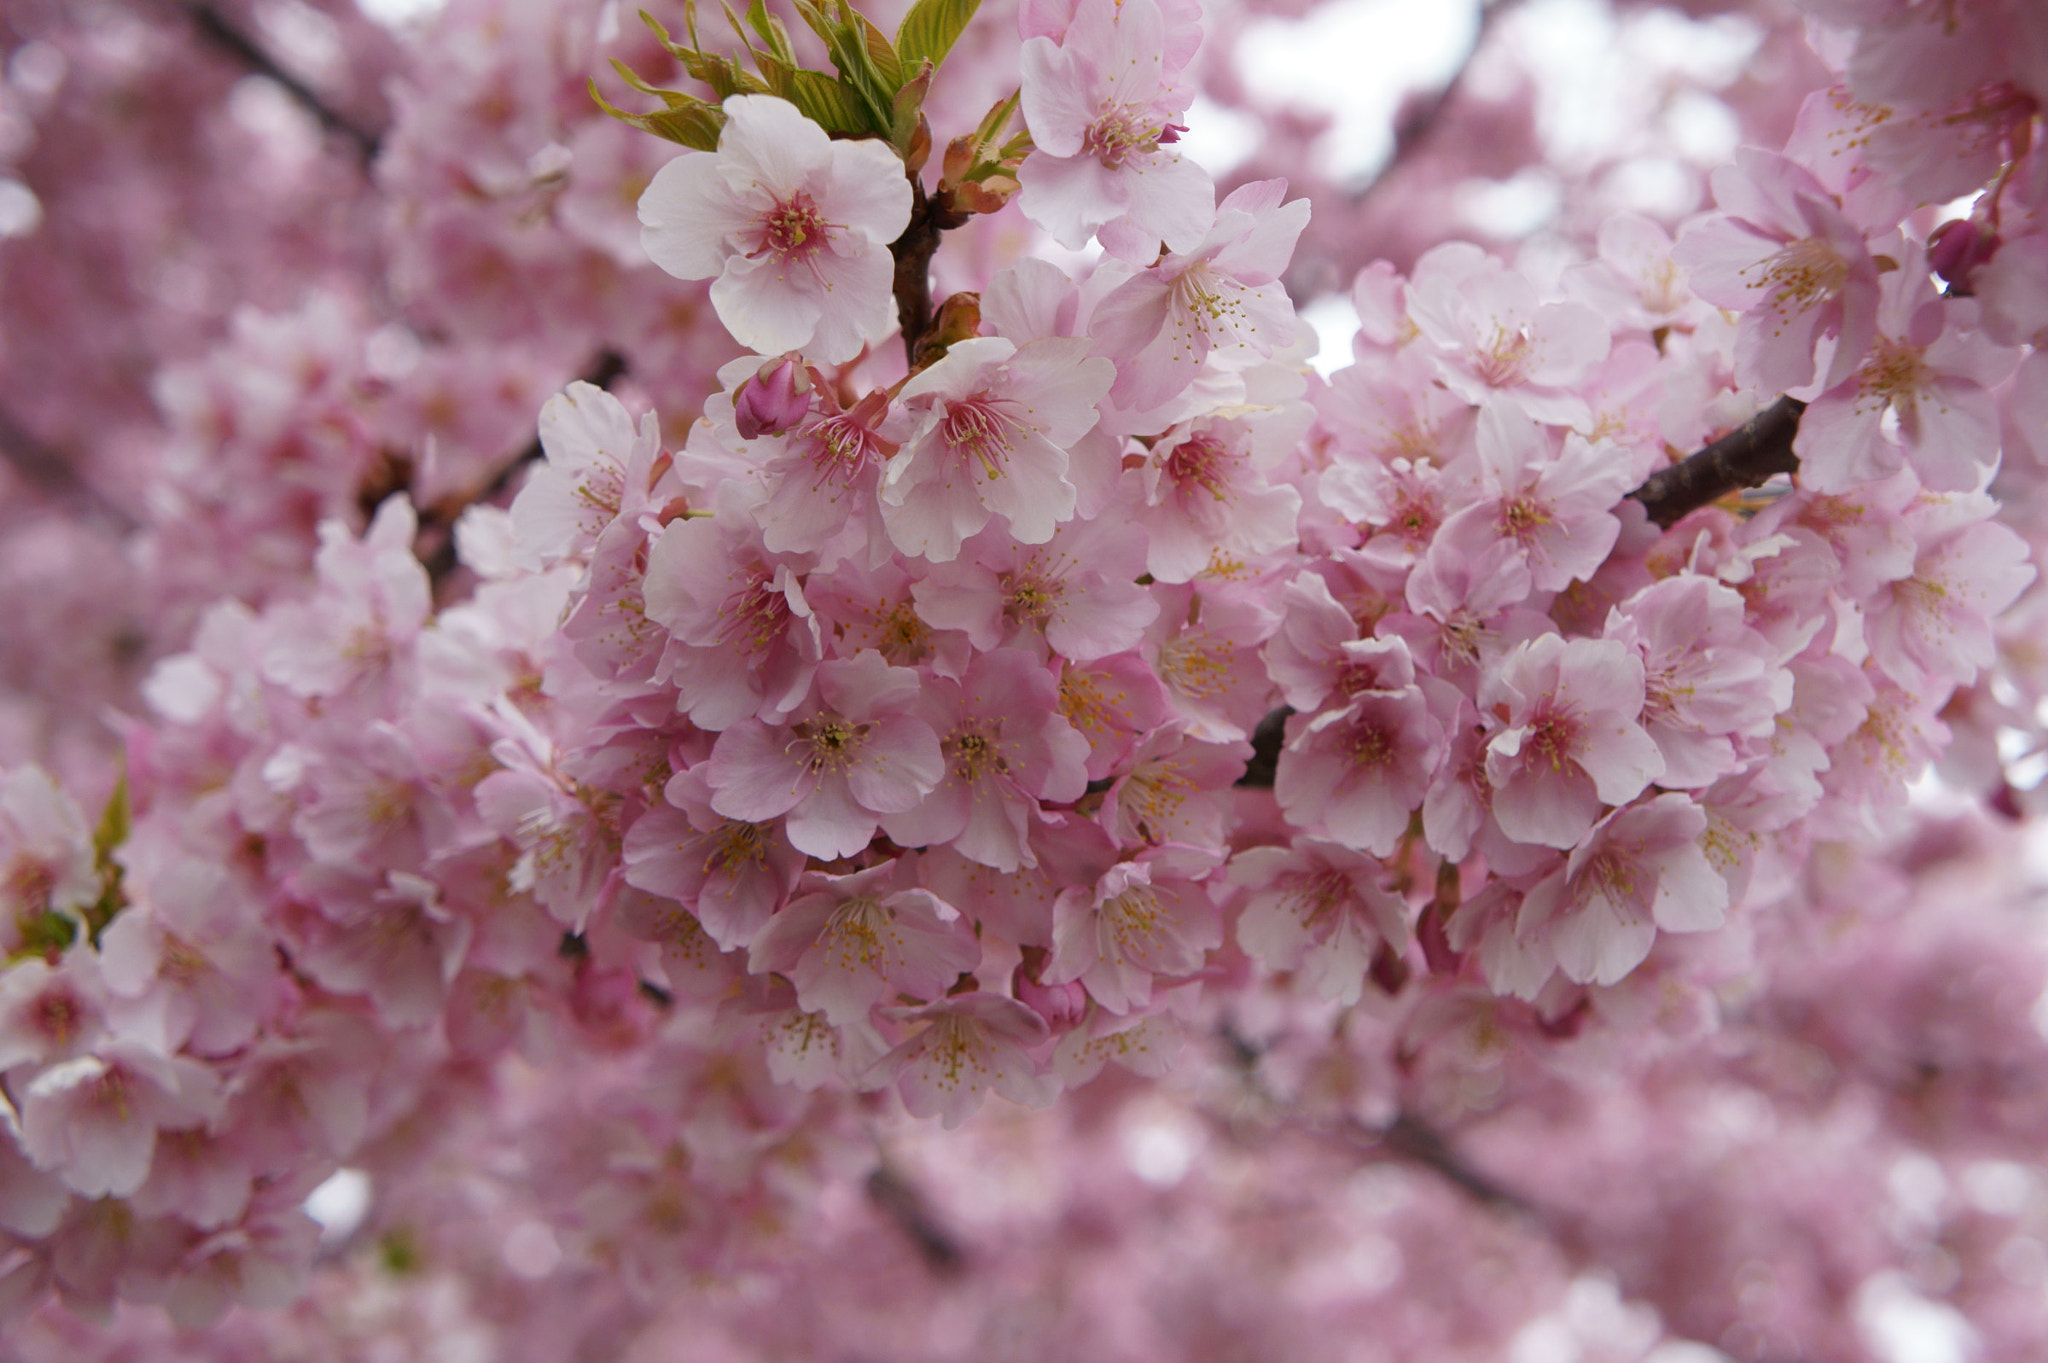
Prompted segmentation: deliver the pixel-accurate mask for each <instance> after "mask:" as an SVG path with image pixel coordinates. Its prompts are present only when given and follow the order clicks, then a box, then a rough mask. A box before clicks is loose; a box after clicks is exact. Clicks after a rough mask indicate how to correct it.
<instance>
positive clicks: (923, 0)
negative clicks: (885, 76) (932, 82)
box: [896, 0, 981, 66]
mask: <svg viewBox="0 0 2048 1363" xmlns="http://www.w3.org/2000/svg"><path fill="white" fill-rule="evenodd" d="M980 6H981V0H917V3H916V4H914V5H912V6H911V7H910V13H908V14H906V15H904V16H903V25H902V27H900V28H898V29H897V30H896V49H897V51H899V52H901V53H902V54H903V60H904V61H906V62H910V63H912V64H915V63H916V62H917V61H918V59H919V58H923V59H925V60H927V61H929V62H931V64H932V65H933V66H937V65H939V64H940V63H941V62H943V61H945V60H946V54H947V53H948V52H951V51H952V50H953V44H954V43H955V42H957V41H958V40H959V37H960V35H961V33H963V32H964V31H965V30H966V28H967V21H968V20H970V19H972V18H973V17H974V11H975V10H976V9H978V8H980Z"/></svg>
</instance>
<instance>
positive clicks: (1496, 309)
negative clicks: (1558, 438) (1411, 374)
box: [1408, 242, 1610, 424]
mask: <svg viewBox="0 0 2048 1363" xmlns="http://www.w3.org/2000/svg"><path fill="white" fill-rule="evenodd" d="M1408 315H1409V317H1410V318H1412V319H1413V321H1414V325H1415V326H1416V327H1418V328H1419V329H1420V330H1421V332H1422V335H1423V338H1424V339H1425V340H1426V341H1427V342H1428V345H1429V349H1428V350H1427V351H1426V352H1425V353H1427V354H1428V355H1429V356H1430V358H1431V359H1433V360H1434V361H1435V362H1436V369H1437V373H1438V376H1439V377H1440V379H1441V381H1442V382H1443V384H1444V386H1445V387H1447V388H1449V389H1450V390H1451V391H1452V392H1453V393H1455V394H1457V395H1458V396H1459V397H1461V398H1464V399H1465V400H1466V401H1467V402H1471V403H1475V404H1480V405H1485V406H1493V405H1495V402H1496V399H1498V400H1499V401H1500V402H1505V403H1506V404H1508V405H1510V406H1512V407H1515V408H1517V409H1519V410H1520V411H1521V412H1522V413H1524V414H1525V415H1527V416H1528V417H1530V418H1532V419H1534V420H1537V421H1548V422H1556V423H1559V424H1580V423H1582V422H1583V420H1584V416H1585V403H1584V400H1583V399H1581V398H1579V397H1576V396H1575V395H1573V394H1572V393H1571V391H1570V390H1571V388H1572V387H1573V386H1574V385H1576V384H1577V383H1578V382H1579V381H1580V380H1582V379H1584V378H1585V377H1586V376H1587V374H1588V372H1589V371H1591V369H1592V368H1593V366H1594V365H1597V364H1598V363H1600V361H1601V360H1604V359H1605V358H1607V351H1608V347H1609V345H1610V339H1609V335H1608V331H1607V327H1606V326H1605V324H1603V323H1602V322H1601V320H1600V317H1599V314H1597V313H1595V312H1594V311H1593V310H1592V309H1590V308H1588V307H1586V306H1584V305H1583V304H1579V303H1543V302H1539V301H1538V297H1537V294H1536V292H1535V290H1534V289H1533V288H1531V287H1530V285H1529V283H1528V282H1527V281H1526V280H1524V279H1523V278H1522V277H1521V276H1520V275H1518V274H1516V273H1514V272H1513V271H1511V270H1509V269H1507V268H1506V267H1505V266H1503V265H1501V264H1499V263H1498V262H1496V261H1494V260H1492V259H1490V258H1488V257H1487V256H1486V254H1485V253H1484V252H1482V251H1480V250H1479V248H1477V247H1476V246H1469V245H1466V244H1464V243H1462V242H1454V243H1451V244H1450V245H1446V246H1439V247H1437V248H1435V249H1434V250H1432V251H1430V252H1429V253H1428V254H1426V255H1425V256H1424V257H1423V258H1422V259H1421V260H1419V261H1417V262H1416V264H1415V275H1414V278H1413V280H1411V282H1410V283H1409V286H1408Z"/></svg>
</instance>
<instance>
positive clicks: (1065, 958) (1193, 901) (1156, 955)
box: [1044, 845, 1223, 1013]
mask: <svg viewBox="0 0 2048 1363" xmlns="http://www.w3.org/2000/svg"><path fill="white" fill-rule="evenodd" d="M1213 864H1214V859H1213V858H1211V857H1210V856H1209V855H1208V854H1206V853H1202V852H1198V851H1196V850H1195V849H1193V848H1187V847H1178V846H1172V845H1168V846H1166V847H1161V848H1156V849H1152V850H1150V851H1148V852H1145V853H1143V854H1141V855H1140V856H1139V857H1138V858H1137V859H1135V860H1132V861H1120V862H1118V863H1117V864H1116V865H1114V866H1112V867H1110V868H1109V870H1108V871H1106V872H1104V873H1103V875H1102V876H1101V878H1100V879H1098V880H1096V881H1095V883H1094V884H1093V885H1092V886H1073V887H1071V888H1068V889H1066V890H1063V891H1061V893H1060V897H1059V900H1058V902H1057V904H1056V905H1055V907H1054V910H1053V913H1054V929H1053V934H1054V935H1053V951H1052V961H1051V964H1050V965H1049V966H1048V967H1047V968H1046V971H1045V975H1044V980H1045V983H1047V984H1065V983H1066V982H1068V981H1070V980H1078V981H1080V983H1081V984H1082V986H1083V987H1084V988H1086V989H1087V991H1088V996H1089V997H1090V998H1092V999H1094V1000H1095V1001H1096V1002H1097V1003H1099V1004H1101V1005H1102V1006H1103V1007H1104V1008H1107V1009H1109V1010H1110V1011H1112V1012H1116V1013H1125V1012H1129V1011H1131V1010H1132V1009H1133V1008H1140V1007H1143V1006H1144V1005H1145V1004H1146V1003H1148V1002H1150V1000H1151V998H1152V989H1153V980H1154V977H1155V976H1160V975H1164V976H1169V977H1172V976H1183V975H1189V974H1192V973H1194V971H1195V970H1197V969H1198V968H1200V966H1201V963H1202V957H1203V953H1205V952H1206V951H1207V950H1209V948H1211V947H1214V946H1216V945H1218V944H1219V943H1220V942H1221V941H1222V940H1223V924H1222V915H1221V913H1220V912H1219V911H1218V910H1217V907H1216V904H1215V902H1214V901H1213V900H1212V899H1211V898H1210V896H1209V891H1208V890H1207V889H1206V888H1205V887H1204V886H1203V884H1202V883H1201V882H1200V880H1198V879H1196V877H1200V876H1203V875H1205V874H1206V872H1207V871H1208V870H1209V869H1210V868H1211V867H1212V866H1213Z"/></svg>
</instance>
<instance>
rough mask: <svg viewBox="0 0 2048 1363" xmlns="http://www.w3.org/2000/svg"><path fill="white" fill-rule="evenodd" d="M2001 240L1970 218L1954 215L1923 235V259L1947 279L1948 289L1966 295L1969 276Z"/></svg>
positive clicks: (1996, 247)
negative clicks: (1928, 233) (1927, 235)
mask: <svg viewBox="0 0 2048 1363" xmlns="http://www.w3.org/2000/svg"><path fill="white" fill-rule="evenodd" d="M2002 240H2003V239H2002V238H2000V236H1999V235H1998V233H1996V232H1987V231H1985V230H1984V229H1983V228H1982V227H1980V226H1979V225H1978V224H1977V222H1976V221H1975V220H1974V219H1971V218H1954V219H1951V220H1950V221H1948V222H1945V223H1943V224H1942V225H1941V226H1939V227H1937V228H1935V229H1934V234H1933V235H1932V236H1930V237H1929V238H1928V239H1927V263H1928V264H1929V265H1930V266H1932V267H1933V269H1934V273H1936V274H1937V275H1939V276H1941V278H1942V279H1943V280H1944V281H1946V282H1947V284H1948V286H1949V291H1950V292H1951V293H1954V294H1958V295H1962V296H1965V297H1967V296H1968V295H1969V293H1970V291H1971V290H1970V281H1971V278H1972V276H1974V275H1975V274H1976V272H1977V270H1978V268H1979V267H1980V266H1982V265H1983V264H1984V263H1985V262H1986V261H1988V260H1990V259H1991V257H1992V256H1993V255H1994V254H1995V253H1996V252H1997V250H1998V248H1999V246H2000V245H2001V244H2002Z"/></svg>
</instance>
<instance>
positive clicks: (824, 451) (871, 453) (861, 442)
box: [807, 414, 881, 492]
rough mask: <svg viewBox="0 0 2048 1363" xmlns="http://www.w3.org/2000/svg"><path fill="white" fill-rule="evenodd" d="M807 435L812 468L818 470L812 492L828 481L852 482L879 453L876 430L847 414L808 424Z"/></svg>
mask: <svg viewBox="0 0 2048 1363" xmlns="http://www.w3.org/2000/svg"><path fill="white" fill-rule="evenodd" d="M808 435H809V436H810V441H809V446H808V450H807V453H808V454H809V457H810V461H811V467H813V468H815V469H816V470H817V471H818V478H817V481H816V482H815V483H813V484H812V485H811V491H813V492H816V491H818V490H819V489H820V488H822V487H824V486H825V484H827V483H851V482H852V481H853V480H854V479H855V478H856V477H858V476H859V475H860V473H861V472H862V471H863V470H864V469H867V468H869V467H871V466H873V465H874V464H875V462H876V461H877V460H878V459H879V457H880V455H881V442H880V441H879V440H878V439H876V437H875V433H874V432H873V431H871V430H869V429H868V428H867V427H866V426H865V425H863V424H862V423H860V422H859V421H856V420H854V419H853V417H852V416H851V415H848V414H841V415H839V416H835V417H827V418H826V419H825V420H823V421H821V422H819V423H818V424H817V425H815V426H813V427H811V428H810V430H809V432H808Z"/></svg>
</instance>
